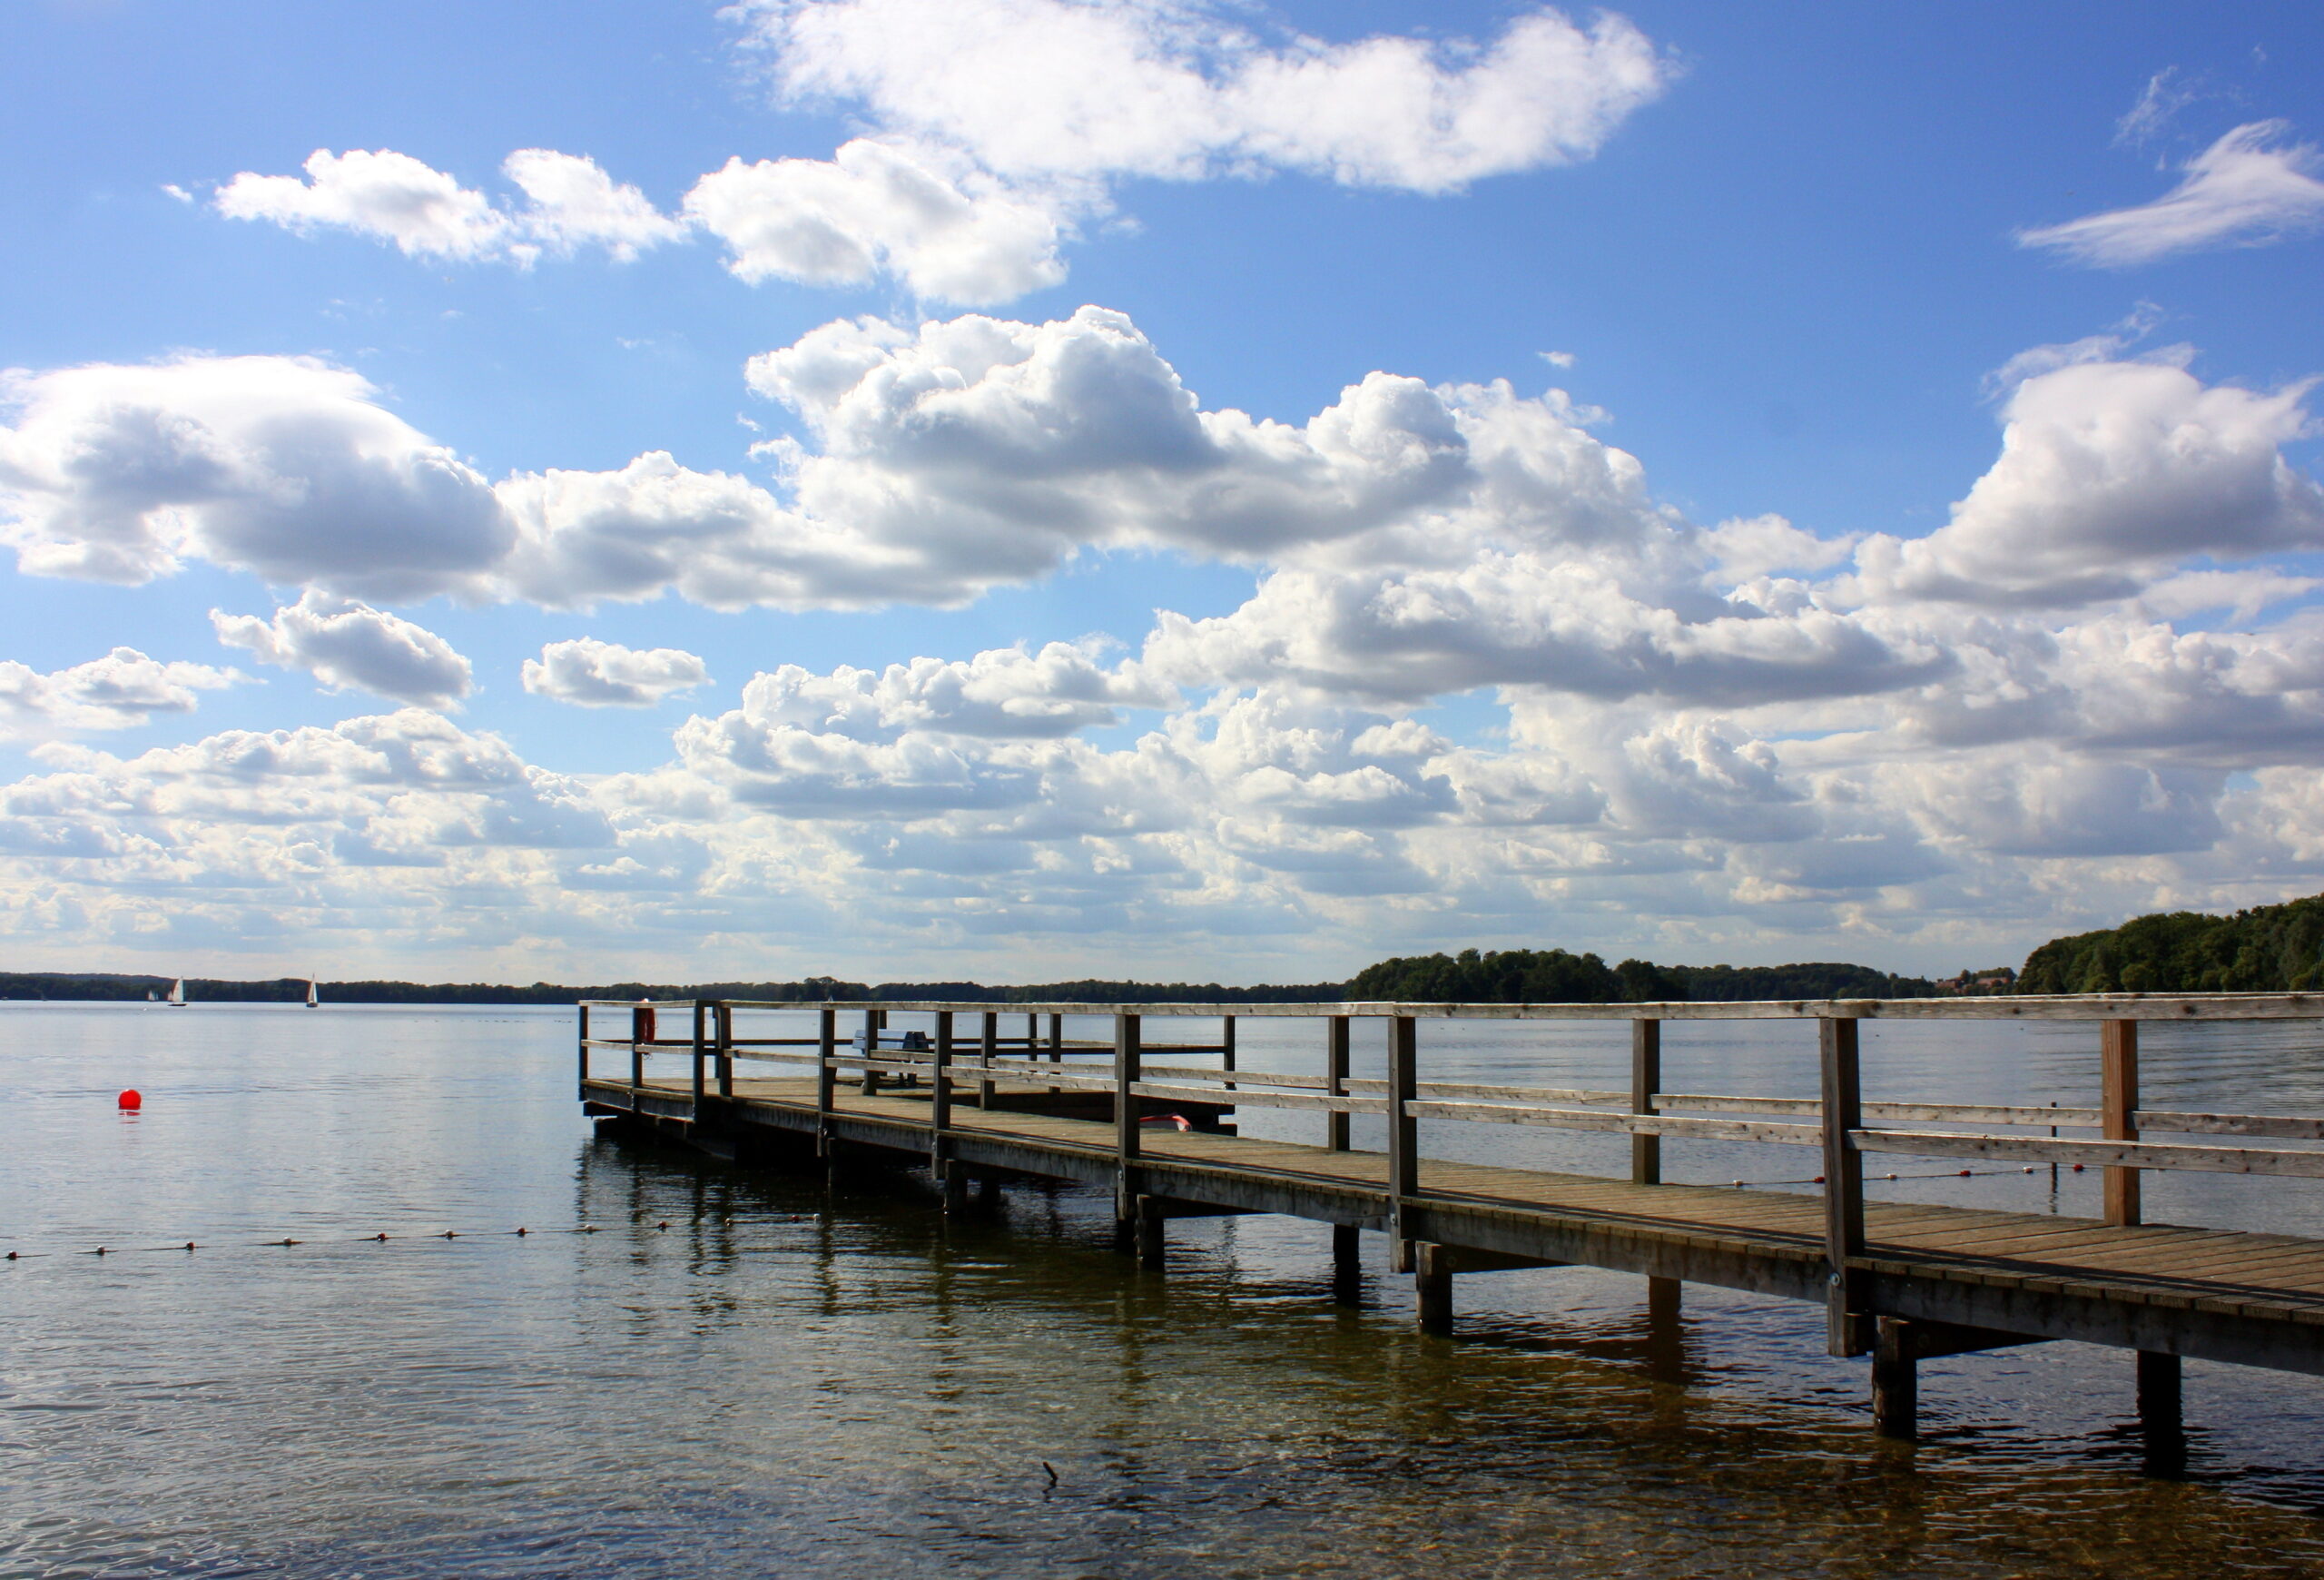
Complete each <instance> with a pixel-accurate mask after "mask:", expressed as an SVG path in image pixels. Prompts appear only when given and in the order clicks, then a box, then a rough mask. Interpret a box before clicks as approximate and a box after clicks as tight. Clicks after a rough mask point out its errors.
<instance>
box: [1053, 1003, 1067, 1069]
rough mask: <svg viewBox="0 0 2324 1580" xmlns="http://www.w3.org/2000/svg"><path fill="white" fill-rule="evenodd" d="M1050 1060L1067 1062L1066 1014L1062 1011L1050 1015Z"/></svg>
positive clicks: (1057, 1062) (1055, 1062) (1060, 1062)
mask: <svg viewBox="0 0 2324 1580" xmlns="http://www.w3.org/2000/svg"><path fill="white" fill-rule="evenodd" d="M1049 1062H1050V1063H1052V1064H1062V1063H1064V1062H1065V1016H1064V1014H1063V1013H1062V1012H1057V1013H1052V1014H1051V1015H1050V1016H1049Z"/></svg>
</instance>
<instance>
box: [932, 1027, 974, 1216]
mask: <svg viewBox="0 0 2324 1580" xmlns="http://www.w3.org/2000/svg"><path fill="white" fill-rule="evenodd" d="M928 1169H929V1172H930V1173H931V1174H933V1175H935V1176H936V1180H937V1183H938V1184H940V1185H941V1186H942V1187H943V1188H944V1210H945V1211H946V1212H947V1213H957V1212H959V1211H960V1209H961V1208H963V1207H965V1206H967V1205H968V1190H967V1186H968V1180H966V1178H964V1177H962V1176H961V1175H960V1170H959V1169H958V1168H956V1167H955V1166H954V1165H953V1162H952V1012H951V1011H950V1010H939V1011H937V1012H936V1051H935V1053H934V1054H933V1056H932V1059H931V1064H930V1068H929V1074H928Z"/></svg>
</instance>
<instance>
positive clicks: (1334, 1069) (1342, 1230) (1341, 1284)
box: [1324, 1015, 1364, 1306]
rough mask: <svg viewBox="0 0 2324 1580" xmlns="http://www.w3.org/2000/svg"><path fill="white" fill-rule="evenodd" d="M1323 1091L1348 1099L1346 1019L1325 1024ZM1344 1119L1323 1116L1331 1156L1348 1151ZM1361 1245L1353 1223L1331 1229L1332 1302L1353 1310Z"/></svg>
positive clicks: (1358, 1292) (1361, 1273)
mask: <svg viewBox="0 0 2324 1580" xmlns="http://www.w3.org/2000/svg"><path fill="white" fill-rule="evenodd" d="M1347 1041H1348V1018H1347V1017H1346V1016H1345V1015H1333V1016H1331V1017H1329V1018H1328V1019H1327V1020H1326V1021H1325V1022H1324V1091H1328V1092H1330V1093H1331V1094H1332V1095H1333V1096H1334V1097H1345V1096H1346V1095H1347ZM1347 1119H1348V1116H1347V1115H1346V1113H1345V1112H1344V1111H1339V1110H1334V1111H1331V1112H1330V1113H1327V1114H1325V1115H1324V1147H1325V1148H1326V1149H1327V1150H1331V1151H1334V1152H1344V1151H1346V1150H1347ZM1359 1252H1360V1242H1359V1241H1358V1239H1357V1230H1356V1228H1355V1226H1354V1224H1352V1223H1335V1224H1334V1225H1332V1299H1334V1300H1337V1301H1338V1302H1339V1303H1340V1304H1341V1305H1343V1306H1353V1305H1354V1304H1355V1303H1356V1301H1357V1299H1359V1298H1360V1297H1361V1296H1362V1294H1363V1279H1364V1264H1363V1262H1362V1260H1361V1259H1360V1255H1359Z"/></svg>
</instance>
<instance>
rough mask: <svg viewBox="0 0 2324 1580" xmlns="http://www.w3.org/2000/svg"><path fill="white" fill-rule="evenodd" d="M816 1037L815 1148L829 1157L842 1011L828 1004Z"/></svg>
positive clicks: (818, 1021)
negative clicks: (833, 1063)
mask: <svg viewBox="0 0 2324 1580" xmlns="http://www.w3.org/2000/svg"><path fill="white" fill-rule="evenodd" d="M815 1040H816V1059H815V1150H816V1151H818V1152H820V1153H822V1155H823V1156H825V1157H829V1156H831V1150H832V1106H833V1101H832V1100H833V1099H834V1098H836V1097H837V1095H838V1091H837V1088H838V1086H839V1071H837V1070H835V1069H833V1068H832V1061H833V1060H834V1059H836V1058H838V1057H839V1012H838V1011H837V1010H834V1009H832V1007H831V1006H830V1005H828V1004H826V1005H824V1006H823V1008H822V1010H820V1011H818V1012H817V1013H816V1020H815Z"/></svg>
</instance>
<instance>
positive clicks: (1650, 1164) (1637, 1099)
mask: <svg viewBox="0 0 2324 1580" xmlns="http://www.w3.org/2000/svg"><path fill="white" fill-rule="evenodd" d="M1661 1090H1662V1022H1659V1021H1632V1022H1630V1111H1631V1112H1632V1113H1652V1112H1653V1111H1654V1094H1655V1093H1656V1092H1658V1091H1661ZM1630 1183H1631V1184H1633V1185H1659V1184H1661V1183H1662V1138H1661V1137H1660V1136H1640V1135H1633V1136H1631V1137H1630Z"/></svg>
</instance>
